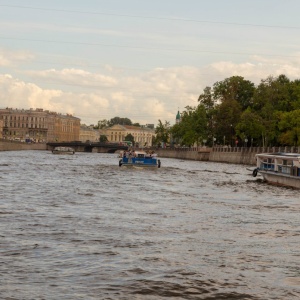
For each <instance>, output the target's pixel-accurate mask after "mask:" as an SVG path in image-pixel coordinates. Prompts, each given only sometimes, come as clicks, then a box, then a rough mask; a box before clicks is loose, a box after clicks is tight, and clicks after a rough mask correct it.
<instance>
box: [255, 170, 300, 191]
mask: <svg viewBox="0 0 300 300" xmlns="http://www.w3.org/2000/svg"><path fill="white" fill-rule="evenodd" d="M259 173H260V174H261V175H262V176H263V178H264V180H265V181H267V182H268V183H271V184H275V185H281V186H288V187H293V188H297V189H300V177H295V176H290V175H286V174H282V173H281V174H278V173H275V172H272V171H270V172H268V171H264V170H260V171H259Z"/></svg>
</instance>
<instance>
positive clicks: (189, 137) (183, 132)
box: [171, 75, 300, 146]
mask: <svg viewBox="0 0 300 300" xmlns="http://www.w3.org/2000/svg"><path fill="white" fill-rule="evenodd" d="M198 102H199V104H198V106H197V107H193V108H192V107H190V106H187V107H186V108H185V110H184V111H183V112H182V113H181V116H182V117H181V122H180V123H179V124H175V125H174V126H173V127H172V129H171V133H172V137H173V140H174V141H175V142H176V143H180V144H181V145H198V144H199V143H201V140H203V139H204V138H205V139H206V140H207V142H208V144H210V145H211V144H213V143H214V142H216V143H218V144H223V143H225V144H229V145H234V142H235V141H236V140H238V141H241V142H244V140H245V139H247V140H249V141H250V140H251V144H252V142H253V146H280V145H287V146H293V145H297V146H299V143H300V80H299V79H296V80H294V81H291V80H289V79H288V78H287V77H286V76H285V75H279V76H278V77H273V76H269V77H267V78H266V79H263V80H261V82H260V83H259V84H258V85H257V86H255V85H254V84H253V83H252V82H251V81H249V80H245V79H244V78H243V77H241V76H232V77H230V78H226V79H225V80H223V81H219V82H216V83H215V84H213V86H212V87H205V88H204V90H203V93H202V94H200V96H199V98H198Z"/></svg>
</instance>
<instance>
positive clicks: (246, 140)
mask: <svg viewBox="0 0 300 300" xmlns="http://www.w3.org/2000/svg"><path fill="white" fill-rule="evenodd" d="M247 143H248V139H247V138H245V147H247Z"/></svg>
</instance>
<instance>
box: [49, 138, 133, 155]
mask: <svg viewBox="0 0 300 300" xmlns="http://www.w3.org/2000/svg"><path fill="white" fill-rule="evenodd" d="M55 147H72V148H73V149H74V150H75V152H96V153H115V152H116V151H118V150H127V149H128V146H124V145H120V144H119V143H101V142H99V143H98V142H85V143H83V142H80V141H75V142H53V143H47V150H51V151H52V150H53V149H54V148H55Z"/></svg>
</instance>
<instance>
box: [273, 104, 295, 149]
mask: <svg viewBox="0 0 300 300" xmlns="http://www.w3.org/2000/svg"><path fill="white" fill-rule="evenodd" d="M278 127H279V129H280V132H281V133H280V136H279V141H280V142H281V144H283V145H288V146H300V109H297V110H294V111H290V112H284V113H282V114H281V115H280V121H279V123H278Z"/></svg>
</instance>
